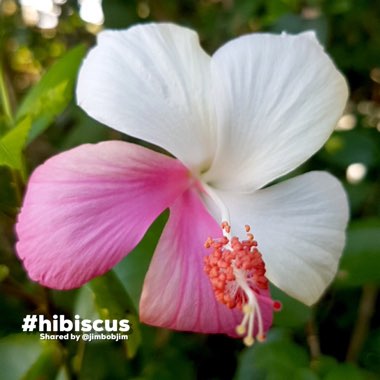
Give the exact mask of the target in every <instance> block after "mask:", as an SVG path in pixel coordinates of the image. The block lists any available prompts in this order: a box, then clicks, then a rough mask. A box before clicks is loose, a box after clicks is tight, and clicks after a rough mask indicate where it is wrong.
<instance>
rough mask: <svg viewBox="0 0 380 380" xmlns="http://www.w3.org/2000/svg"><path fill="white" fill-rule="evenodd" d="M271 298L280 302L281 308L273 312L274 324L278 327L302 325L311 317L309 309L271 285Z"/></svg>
mask: <svg viewBox="0 0 380 380" xmlns="http://www.w3.org/2000/svg"><path fill="white" fill-rule="evenodd" d="M271 294H272V298H273V299H275V300H278V301H280V302H281V304H282V309H281V310H280V311H279V312H277V313H275V314H274V325H275V326H280V327H291V328H296V327H302V326H304V325H305V324H306V322H307V321H308V320H309V319H310V317H311V309H310V307H307V306H306V305H304V304H303V303H301V302H299V301H297V300H295V299H294V298H292V297H289V296H288V295H286V294H285V293H284V292H282V291H281V290H279V289H278V288H276V287H275V286H271Z"/></svg>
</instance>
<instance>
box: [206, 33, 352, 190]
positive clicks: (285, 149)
mask: <svg viewBox="0 0 380 380" xmlns="http://www.w3.org/2000/svg"><path fill="white" fill-rule="evenodd" d="M211 70H212V80H213V86H214V91H215V95H214V98H215V99H216V117H217V122H218V132H217V133H218V136H217V143H218V148H217V153H216V157H215V160H214V162H213V165H212V167H211V168H210V170H209V172H208V173H206V175H205V176H204V181H206V182H208V183H211V184H212V185H214V186H216V187H218V188H221V189H235V190H236V189H239V190H242V191H246V192H251V191H253V190H255V189H258V188H260V187H262V186H264V185H265V184H267V183H269V182H270V181H272V180H274V179H276V178H278V177H279V176H281V175H284V174H286V173H287V172H289V171H291V170H293V169H295V168H296V167H297V166H298V165H300V164H301V163H302V162H303V161H305V160H306V159H307V158H309V157H310V156H311V155H312V154H314V153H315V152H316V151H317V150H318V149H320V148H321V146H322V145H323V144H324V142H325V141H326V140H327V138H328V137H329V135H330V134H331V133H332V131H333V128H334V126H335V124H336V122H337V120H338V118H339V117H340V115H341V113H342V111H343V109H344V106H345V103H346V100H347V94H348V90H347V85H346V82H345V80H344V78H343V77H342V75H341V74H340V73H339V72H338V71H337V70H336V68H335V66H334V64H333V63H332V61H331V60H330V58H329V57H328V56H327V55H326V54H325V52H324V51H323V48H322V47H321V45H319V43H318V42H317V40H316V39H315V37H314V36H313V34H311V33H302V34H300V35H298V36H291V35H287V34H283V35H269V34H254V35H249V36H244V37H240V38H238V39H236V40H233V41H231V42H229V43H227V44H226V45H225V46H223V47H222V48H221V49H220V50H218V51H217V52H216V53H215V55H214V56H213V58H212V62H211Z"/></svg>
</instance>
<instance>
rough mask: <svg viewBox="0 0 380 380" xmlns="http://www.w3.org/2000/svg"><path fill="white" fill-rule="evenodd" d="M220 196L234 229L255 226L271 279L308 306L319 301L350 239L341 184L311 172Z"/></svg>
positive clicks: (255, 233) (256, 236)
mask: <svg viewBox="0 0 380 380" xmlns="http://www.w3.org/2000/svg"><path fill="white" fill-rule="evenodd" d="M219 195H220V196H221V198H222V199H223V201H224V202H225V204H226V205H227V207H228V208H229V210H230V212H231V222H232V227H233V228H235V231H234V233H237V232H239V235H242V232H241V231H242V229H243V226H244V225H245V224H249V225H250V226H251V227H252V233H253V234H254V236H255V238H256V239H257V242H258V245H259V249H260V251H261V253H262V255H263V258H264V261H265V264H266V268H267V277H268V279H269V280H270V281H271V282H273V283H274V284H275V285H276V286H278V287H279V288H281V289H282V290H284V291H285V292H287V293H288V294H289V295H291V296H293V297H294V298H297V299H298V300H300V301H302V302H304V303H305V304H307V305H311V304H313V303H314V302H316V301H317V300H318V298H319V297H320V296H321V294H322V293H323V291H324V290H325V289H326V287H327V286H328V285H329V284H330V282H331V281H332V279H333V277H334V275H335V273H336V271H337V266H338V262H339V258H340V256H341V253H342V250H343V247H344V243H345V228H346V225H347V221H348V204H347V198H346V195H345V192H344V190H343V188H342V186H341V185H340V183H339V182H338V181H337V180H336V179H335V178H334V177H333V176H331V175H329V174H327V173H325V172H310V173H307V174H304V175H301V176H298V177H295V178H293V179H290V180H288V181H284V182H282V183H280V184H277V185H274V186H270V187H268V188H266V189H263V190H258V191H257V192H255V193H253V194H251V195H238V196H237V195H236V194H235V193H230V192H228V193H227V192H223V193H222V192H221V193H220V194H219ZM237 227H239V228H240V231H236V230H237Z"/></svg>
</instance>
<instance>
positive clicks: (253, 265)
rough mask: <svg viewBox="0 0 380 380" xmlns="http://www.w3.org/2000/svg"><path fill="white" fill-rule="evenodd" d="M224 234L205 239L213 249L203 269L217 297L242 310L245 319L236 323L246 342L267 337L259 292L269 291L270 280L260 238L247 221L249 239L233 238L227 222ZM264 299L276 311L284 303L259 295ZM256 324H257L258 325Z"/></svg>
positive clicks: (224, 223) (222, 301) (229, 306)
mask: <svg viewBox="0 0 380 380" xmlns="http://www.w3.org/2000/svg"><path fill="white" fill-rule="evenodd" d="M221 227H222V230H223V235H224V236H223V237H222V238H220V239H212V238H211V237H209V238H208V239H207V241H206V243H205V247H206V248H210V249H212V253H211V254H210V255H209V256H205V258H204V271H205V272H206V274H207V275H208V277H209V278H210V281H211V285H212V288H213V290H214V293H215V297H216V299H217V300H218V301H219V302H221V303H223V304H224V305H226V306H227V307H228V308H230V309H234V308H237V309H239V310H241V311H242V312H243V319H242V321H241V323H240V324H239V325H238V326H237V327H236V333H237V334H239V335H241V336H243V335H245V337H244V339H243V341H244V343H245V344H246V345H247V346H251V345H252V344H253V343H254V341H255V339H254V333H255V329H256V331H257V332H256V339H257V340H258V341H264V340H265V331H264V324H263V316H262V312H261V309H260V304H259V301H258V296H260V294H261V293H262V292H264V291H268V289H269V283H268V280H267V278H266V277H265V264H264V261H263V259H262V256H261V253H260V251H259V250H258V248H257V241H256V240H254V236H253V235H252V233H251V232H250V230H251V228H250V226H248V225H246V226H245V230H246V233H247V239H246V240H243V241H240V240H239V238H238V237H236V236H234V237H232V238H231V236H230V232H231V227H230V225H229V224H228V222H223V223H222V224H221ZM260 300H261V302H263V301H264V302H270V303H271V306H272V307H273V310H274V311H279V310H280V309H281V303H280V302H278V301H272V299H270V298H269V297H267V296H264V295H263V296H262V297H260ZM256 324H257V327H256Z"/></svg>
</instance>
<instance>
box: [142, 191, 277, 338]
mask: <svg viewBox="0 0 380 380" xmlns="http://www.w3.org/2000/svg"><path fill="white" fill-rule="evenodd" d="M220 235H221V229H220V227H219V226H218V224H217V223H216V221H215V220H214V219H213V218H212V216H211V215H210V214H209V213H208V211H207V210H206V209H205V207H204V206H203V204H202V201H201V200H200V198H199V195H198V194H197V193H196V190H195V189H189V190H187V191H186V192H185V193H184V194H183V195H182V196H181V197H180V198H178V199H177V200H176V202H175V203H174V205H173V206H172V207H171V208H170V218H169V221H168V224H167V225H166V227H165V230H164V232H163V234H162V236H161V239H160V241H159V244H158V247H157V249H156V252H155V254H154V256H153V259H152V262H151V264H150V267H149V271H148V273H147V275H146V278H145V282H144V287H143V291H142V295H141V301H140V319H141V321H142V322H144V323H147V324H150V325H154V326H159V327H166V328H171V329H174V330H183V331H194V332H201V333H225V334H228V335H231V336H236V333H235V328H236V326H237V325H238V324H239V323H240V322H241V319H242V317H243V314H242V313H241V312H240V311H238V310H236V309H235V310H230V309H228V308H227V307H226V306H225V305H222V304H221V303H219V302H218V301H217V300H216V299H215V296H214V292H213V290H212V287H211V283H210V280H209V278H208V277H207V276H206V274H205V273H204V271H203V257H204V256H205V255H208V254H210V252H209V250H207V249H206V248H205V247H204V242H205V241H206V239H207V237H208V236H212V237H218V236H220ZM258 298H259V302H260V305H261V310H262V312H263V317H264V326H265V330H267V329H268V328H269V327H270V325H271V323H272V304H271V303H270V302H268V295H265V296H263V297H258Z"/></svg>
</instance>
